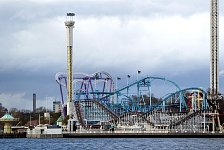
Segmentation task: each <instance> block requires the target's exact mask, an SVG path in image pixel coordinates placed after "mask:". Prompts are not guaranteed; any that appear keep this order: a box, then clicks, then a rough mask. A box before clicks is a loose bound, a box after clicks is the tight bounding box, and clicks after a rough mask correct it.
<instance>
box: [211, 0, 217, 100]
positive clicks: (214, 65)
mask: <svg viewBox="0 0 224 150" xmlns="http://www.w3.org/2000/svg"><path fill="white" fill-rule="evenodd" d="M218 2H219V1H218V0H211V12H210V15H211V16H210V23H211V24H210V28H211V31H210V32H211V33H210V34H211V37H210V38H211V39H210V42H211V43H210V46H211V47H210V48H211V54H210V55H211V62H210V94H211V96H212V97H211V98H212V99H213V97H214V96H215V95H217V94H218V92H219V75H218V73H219V72H218V69H219V68H218V65H219V39H218V38H219V35H218V32H219V31H218V30H219V22H218V21H219V12H218V8H219V3H218Z"/></svg>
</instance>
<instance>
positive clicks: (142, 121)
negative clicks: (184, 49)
mask: <svg viewBox="0 0 224 150" xmlns="http://www.w3.org/2000/svg"><path fill="white" fill-rule="evenodd" d="M55 79H56V82H57V83H58V84H59V89H60V93H61V103H62V108H63V109H62V114H63V116H66V115H67V114H66V103H65V102H64V101H65V99H66V97H64V95H66V94H64V93H65V92H66V89H67V88H66V87H67V75H66V74H65V73H57V74H56V75H55ZM156 80H157V81H160V82H163V83H166V85H167V84H168V85H169V89H170V90H172V91H171V92H170V91H169V93H166V94H165V95H164V96H162V97H161V98H155V97H154V96H153V93H152V87H154V84H156V83H157V82H155V81H156ZM73 86H74V91H73V94H74V108H75V109H74V116H76V117H75V118H76V119H77V124H78V125H80V126H82V127H83V128H86V129H88V128H91V127H96V126H103V125H105V124H110V125H111V124H113V125H116V126H117V128H120V129H121V128H128V127H133V126H134V125H138V127H139V129H140V130H146V129H147V128H150V130H152V129H153V130H158V129H166V130H167V129H169V130H171V129H172V130H175V131H177V130H180V131H182V130H183V131H187V130H189V131H192V132H197V131H200V130H211V128H212V127H211V124H212V121H213V122H217V121H218V122H219V126H218V127H220V120H219V118H218V115H214V113H213V115H212V113H211V105H210V103H209V100H208V99H207V93H206V92H205V91H204V90H203V89H202V88H197V87H192V88H186V89H181V88H180V86H178V85H177V84H176V83H175V82H173V81H171V80H168V79H166V78H162V77H156V76H147V77H144V78H141V79H139V80H136V81H134V82H132V83H130V84H129V83H127V85H126V86H124V87H122V88H118V85H117V79H116V81H115V82H114V79H113V78H112V77H111V75H110V74H109V73H107V72H104V71H103V72H95V73H93V74H91V75H88V74H84V73H77V74H74V75H73ZM162 88H163V87H162ZM157 90H162V89H157ZM212 118H213V120H212ZM149 126H150V127H149ZM213 128H215V127H213ZM132 129H133V128H132ZM147 130H148V129H147ZM220 130H221V129H220Z"/></svg>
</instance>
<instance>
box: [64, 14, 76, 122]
mask: <svg viewBox="0 0 224 150" xmlns="http://www.w3.org/2000/svg"><path fill="white" fill-rule="evenodd" d="M74 16H75V14H74V13H67V17H66V21H65V27H66V32H67V78H68V80H67V115H69V118H73V112H74V103H73V73H72V48H73V28H74V24H75V22H74V21H73V17H74Z"/></svg>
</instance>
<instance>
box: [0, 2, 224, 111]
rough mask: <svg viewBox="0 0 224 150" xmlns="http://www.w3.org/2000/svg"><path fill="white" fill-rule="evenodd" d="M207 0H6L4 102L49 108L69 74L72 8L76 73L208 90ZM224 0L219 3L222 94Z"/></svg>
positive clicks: (1, 59)
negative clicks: (62, 76) (60, 78)
mask: <svg viewBox="0 0 224 150" xmlns="http://www.w3.org/2000/svg"><path fill="white" fill-rule="evenodd" d="M209 9H210V0H144V1H140V0H131V1H130V0H1V1H0V33H1V38H0V50H1V55H0V64H1V65H0V102H1V103H2V104H3V106H6V107H7V108H9V109H10V108H12V107H17V108H19V109H22V108H24V109H30V110H31V109H32V94H33V93H36V94H37V106H43V105H45V104H46V100H47V101H48V102H47V105H48V107H52V106H50V105H51V101H52V100H53V99H57V100H60V95H59V87H58V84H57V83H56V82H55V79H54V76H55V74H56V73H57V72H65V71H66V58H67V56H66V32H65V31H66V30H65V27H64V21H65V20H66V13H67V12H74V13H75V14H76V16H75V28H74V55H73V59H74V66H73V70H74V72H85V73H87V74H91V73H94V72H96V71H102V70H103V71H106V72H108V73H110V74H111V75H112V76H113V77H114V78H116V77H117V76H119V77H121V78H125V77H126V75H127V74H130V75H131V76H132V78H131V80H133V81H134V80H135V79H136V77H135V75H136V72H137V70H141V71H142V73H141V77H144V76H146V75H149V76H150V75H154V76H155V75H156V76H162V77H166V78H168V79H170V80H172V81H175V82H176V83H177V84H179V86H180V87H181V88H186V87H203V88H204V89H205V90H206V89H207V88H208V87H209V59H210V35H209V34H210V15H209V13H210V10H209ZM223 10H224V2H223V1H220V73H221V76H220V89H221V90H222V91H221V92H222V93H223V90H224V88H223V86H224V84H223V83H222V82H224V80H223V78H224V76H222V74H223V71H222V70H223V68H224V63H223V62H224V58H223V56H224V53H223V42H222V41H223V36H222V35H224V17H223V15H224V11H223Z"/></svg>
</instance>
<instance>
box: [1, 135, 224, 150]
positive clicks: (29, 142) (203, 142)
mask: <svg viewBox="0 0 224 150" xmlns="http://www.w3.org/2000/svg"><path fill="white" fill-rule="evenodd" d="M0 146H1V148H0V149H1V150H20V149H22V150H31V149H32V150H39V149H40V150H62V149H66V150H114V149H116V150H120V149H121V150H154V149H159V150H166V149H168V150H191V149H192V150H199V149H203V150H211V149H212V150H221V149H224V139H222V138H154V139H153V138H128V139H125V138H80V139H78V138H69V139H66V138H56V139H27V138H20V139H0Z"/></svg>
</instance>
